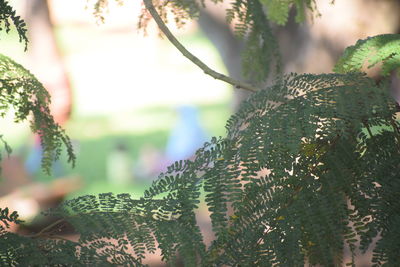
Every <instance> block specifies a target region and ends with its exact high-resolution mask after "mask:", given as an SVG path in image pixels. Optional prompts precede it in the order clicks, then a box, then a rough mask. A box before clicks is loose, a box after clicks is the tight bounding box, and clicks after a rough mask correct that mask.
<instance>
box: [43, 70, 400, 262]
mask: <svg viewBox="0 0 400 267" xmlns="http://www.w3.org/2000/svg"><path fill="white" fill-rule="evenodd" d="M384 86H385V85H384V84H382V85H376V84H375V82H374V81H373V80H371V79H369V78H366V77H364V76H362V75H359V74H349V75H341V74H324V75H310V74H305V75H296V74H291V75H288V76H286V77H285V78H284V79H282V80H278V81H277V82H276V84H275V85H274V86H272V87H269V88H267V89H266V90H262V91H260V92H257V93H256V94H254V95H253V96H252V97H250V98H249V99H248V100H247V101H246V102H244V103H243V105H242V106H241V108H240V109H239V111H238V112H237V113H236V114H235V115H233V116H232V117H231V118H230V119H229V121H228V123H227V126H226V127H227V137H226V138H213V139H212V140H211V141H210V142H208V143H206V144H205V145H204V146H203V147H202V148H201V149H199V150H198V151H197V152H196V157H195V159H194V160H185V161H179V162H175V163H174V164H173V165H171V166H169V168H168V170H167V171H166V172H165V173H162V174H160V177H159V179H158V180H156V181H155V182H154V183H153V185H152V186H151V187H150V188H149V189H148V190H147V191H146V192H145V194H144V196H143V197H142V198H140V199H138V200H134V199H132V198H131V197H130V196H129V195H127V194H121V195H117V196H115V195H113V194H111V193H109V194H100V195H99V196H84V197H80V198H78V199H75V200H71V201H68V202H66V203H64V205H62V206H61V207H60V208H58V209H57V210H55V211H53V212H52V214H56V215H58V216H61V217H63V218H64V221H65V222H68V223H70V224H71V225H73V226H74V228H75V229H76V230H77V231H78V232H79V233H80V239H79V241H78V242H77V243H73V244H71V243H69V242H66V243H65V242H61V243H58V244H57V246H55V245H54V247H53V248H52V249H56V250H57V251H59V250H60V251H63V248H62V246H61V245H63V246H64V245H65V246H67V247H68V248H70V246H74V248H75V250H73V251H75V254H71V255H70V256H71V257H72V256H74V258H71V262H76V261H78V260H80V259H81V258H80V257H81V255H80V254H79V253H78V251H81V250H82V248H85V249H86V250H87V251H91V252H90V255H92V257H91V258H90V260H93V261H92V262H91V261H90V260H89V259H88V261H87V264H88V265H93V264H95V263H98V261H99V260H101V259H103V260H105V263H108V264H128V265H129V264H130V265H134V266H142V265H143V263H142V261H143V258H144V254H145V252H148V253H154V252H155V250H156V248H159V249H161V251H162V256H163V259H164V260H165V261H166V262H168V263H170V264H171V265H172V266H173V265H174V262H175V260H176V255H177V254H179V255H180V257H181V258H182V259H183V261H184V264H185V266H222V265H227V266H303V265H304V264H305V263H306V262H308V263H310V264H311V265H318V264H321V265H324V266H332V265H337V266H340V265H341V264H342V263H343V262H342V261H343V258H342V253H343V249H344V248H345V247H348V248H349V249H350V251H351V253H352V255H353V257H354V258H355V257H356V256H357V255H358V254H357V252H356V251H357V249H361V251H365V250H367V248H368V247H369V246H370V245H371V244H372V242H373V239H374V238H375V237H377V236H378V235H379V236H380V239H379V241H378V242H377V244H376V246H375V249H374V255H373V261H374V262H375V264H376V266H381V265H383V264H389V265H396V264H398V262H397V261H398V257H397V255H396V254H397V251H398V247H399V242H398V240H399V238H400V231H399V230H398V229H399V228H398V227H397V226H398V225H397V219H396V218H397V214H398V209H399V208H400V206H399V204H398V201H397V199H398V198H397V195H398V192H399V190H400V183H398V182H397V180H398V172H397V171H396V170H397V168H398V162H399V160H400V159H399V149H400V143H399V140H400V139H399V129H400V128H399V126H400V125H399V124H398V122H397V121H396V120H395V118H394V115H395V112H396V107H397V106H396V104H395V102H394V101H393V100H392V99H391V97H390V96H389V95H388V94H387V93H386V92H387V91H386V90H385V89H387V88H385V87H384ZM354 103H356V104H354ZM200 203H203V204H202V205H206V207H207V209H208V211H209V212H210V218H211V222H212V229H213V232H214V234H215V240H214V241H213V243H212V244H211V246H209V247H206V246H205V244H204V238H203V236H202V234H201V231H200V228H199V226H198V224H197V220H196V210H197V209H198V208H199V205H200ZM57 228H58V227H57V226H54V229H52V230H49V231H47V232H46V233H43V235H39V236H37V238H39V239H40V238H44V237H46V236H50V237H51V236H53V235H54V233H56V230H57ZM35 242H36V241H35ZM42 242H45V241H44V240H42ZM52 242H53V241H52ZM52 244H53V243H52ZM59 246H61V247H59ZM88 253H89V252H88ZM93 255H97V256H96V257H94V256H93ZM101 257H103V258H101ZM348 264H350V265H351V264H354V262H348Z"/></svg>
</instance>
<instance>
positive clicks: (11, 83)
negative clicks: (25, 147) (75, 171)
mask: <svg viewBox="0 0 400 267" xmlns="http://www.w3.org/2000/svg"><path fill="white" fill-rule="evenodd" d="M0 89H1V90H0V101H1V103H0V116H1V117H4V116H5V115H6V114H7V112H8V111H9V110H10V109H13V110H14V111H15V122H17V123H18V122H21V121H24V120H27V119H28V117H29V116H30V115H32V119H31V129H32V131H33V132H34V133H37V134H38V135H39V136H40V137H41V144H42V147H43V157H42V166H43V168H44V169H45V171H46V172H47V173H50V168H51V164H52V162H53V161H54V160H56V159H58V157H59V156H60V153H61V149H62V145H65V147H66V148H67V153H68V159H69V161H72V162H74V161H75V156H74V154H73V151H72V145H71V142H70V140H69V138H68V136H67V135H66V134H65V132H64V130H63V129H61V127H60V126H59V125H58V124H56V123H55V122H54V120H53V117H52V116H51V114H50V110H49V107H48V103H49V101H50V96H49V94H48V92H47V91H46V89H44V87H43V85H42V84H41V83H40V82H39V81H38V80H37V79H36V78H35V77H34V76H33V75H32V74H31V73H30V72H29V71H28V70H26V69H25V68H24V67H22V66H21V65H19V64H18V63H16V62H14V61H13V60H12V59H10V58H8V57H6V56H4V55H1V54H0Z"/></svg>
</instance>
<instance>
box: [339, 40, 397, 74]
mask: <svg viewBox="0 0 400 267" xmlns="http://www.w3.org/2000/svg"><path fill="white" fill-rule="evenodd" d="M366 62H368V66H367V67H368V68H371V67H373V66H375V65H376V64H378V63H382V69H381V74H382V75H383V76H388V75H389V74H390V73H391V71H393V70H396V69H397V70H398V68H399V66H400V34H382V35H377V36H373V37H369V38H367V39H363V40H358V41H357V43H356V44H355V45H354V46H349V47H347V48H346V50H345V51H344V54H343V56H342V57H341V58H340V59H339V61H338V62H337V64H336V66H335V69H334V71H335V72H338V73H349V72H354V71H361V70H362V68H363V67H364V64H365V63H366Z"/></svg>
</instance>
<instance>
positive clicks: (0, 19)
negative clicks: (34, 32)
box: [0, 0, 28, 50]
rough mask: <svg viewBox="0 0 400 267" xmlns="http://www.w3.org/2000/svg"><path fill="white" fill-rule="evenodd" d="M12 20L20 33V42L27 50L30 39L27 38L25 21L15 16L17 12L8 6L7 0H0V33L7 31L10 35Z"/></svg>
mask: <svg viewBox="0 0 400 267" xmlns="http://www.w3.org/2000/svg"><path fill="white" fill-rule="evenodd" d="M10 20H11V22H12V24H14V27H15V29H16V30H17V32H18V36H19V41H20V42H23V43H25V50H26V49H27V48H28V38H27V37H26V31H27V30H26V24H25V21H23V20H22V19H21V18H20V16H17V15H16V14H15V10H14V9H13V8H12V7H11V6H10V5H9V4H8V1H7V0H0V31H2V30H5V31H6V32H7V33H8V32H9V31H10V30H11V23H10Z"/></svg>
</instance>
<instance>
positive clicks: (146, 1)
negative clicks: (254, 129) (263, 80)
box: [143, 0, 259, 92]
mask: <svg viewBox="0 0 400 267" xmlns="http://www.w3.org/2000/svg"><path fill="white" fill-rule="evenodd" d="M143 1H144V5H145V6H146V8H147V10H148V11H149V12H150V14H151V15H152V16H153V18H154V20H155V22H156V23H157V25H158V27H159V28H160V30H161V31H162V32H163V33H164V35H165V36H166V37H167V38H168V40H169V41H170V42H171V43H172V44H173V45H174V46H175V47H176V48H177V49H178V50H179V51H180V52H181V53H182V55H184V56H185V57H186V58H187V59H189V60H190V61H192V62H193V63H194V64H196V65H197V66H198V67H199V68H200V69H202V70H203V71H204V73H205V74H208V75H210V76H211V77H213V78H214V79H217V80H221V81H224V82H227V83H229V84H231V85H233V86H234V87H235V88H241V89H245V90H248V91H252V92H257V91H258V90H259V89H258V88H257V87H254V86H252V85H250V84H246V83H243V82H241V81H238V80H235V79H233V78H231V77H228V76H226V75H224V74H221V73H219V72H216V71H214V70H212V69H211V68H210V67H208V66H207V65H206V64H204V62H203V61H201V60H200V59H199V58H197V57H196V56H194V55H193V54H192V53H190V52H189V51H188V50H187V49H186V48H185V47H184V46H183V45H182V44H181V43H180V42H179V41H178V40H177V39H176V38H175V36H174V35H173V34H172V33H171V31H170V30H169V29H168V27H167V26H166V25H165V23H164V22H163V21H162V19H161V17H160V15H159V14H158V12H157V10H156V9H155V7H154V5H153V3H152V0H143Z"/></svg>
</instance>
